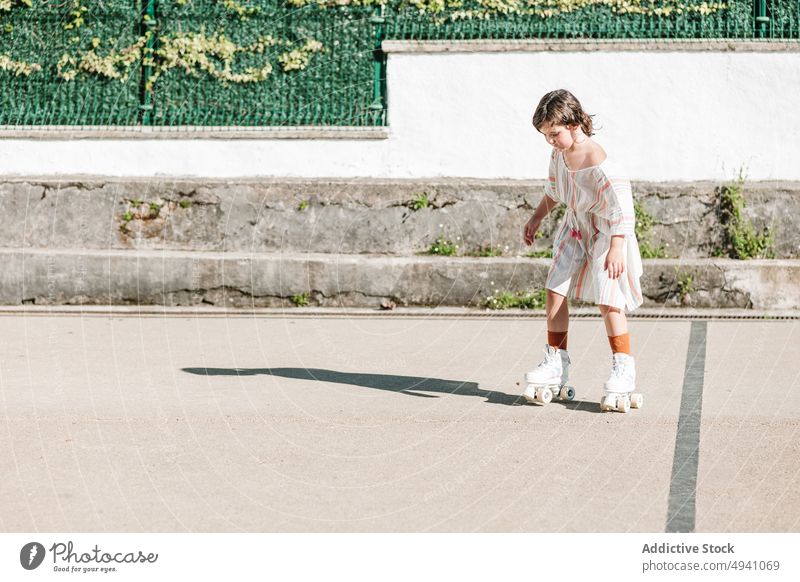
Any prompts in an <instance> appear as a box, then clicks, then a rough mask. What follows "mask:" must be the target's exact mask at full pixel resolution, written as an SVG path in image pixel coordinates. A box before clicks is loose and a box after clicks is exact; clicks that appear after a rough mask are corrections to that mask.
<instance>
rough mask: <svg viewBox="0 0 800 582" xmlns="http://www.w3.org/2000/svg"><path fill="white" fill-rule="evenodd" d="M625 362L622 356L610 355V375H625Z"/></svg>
mask: <svg viewBox="0 0 800 582" xmlns="http://www.w3.org/2000/svg"><path fill="white" fill-rule="evenodd" d="M626 365H627V362H625V360H623V359H622V358H616V357H614V356H612V357H611V377H612V378H622V377H623V376H624V375H625V367H626Z"/></svg>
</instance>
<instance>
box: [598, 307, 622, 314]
mask: <svg viewBox="0 0 800 582" xmlns="http://www.w3.org/2000/svg"><path fill="white" fill-rule="evenodd" d="M597 307H598V308H599V309H600V314H601V315H602V316H603V317H605V316H606V315H608V314H609V313H622V310H621V309H620V308H619V307H614V306H612V305H598V306H597Z"/></svg>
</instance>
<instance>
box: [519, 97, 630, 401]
mask: <svg viewBox="0 0 800 582" xmlns="http://www.w3.org/2000/svg"><path fill="white" fill-rule="evenodd" d="M533 125H534V127H536V129H537V130H538V131H539V132H540V133H542V134H543V135H544V137H545V139H546V140H547V143H549V144H550V145H551V146H553V152H552V154H551V156H550V171H549V177H548V181H547V184H546V185H545V189H544V192H545V196H544V198H543V199H542V201H541V203H540V204H539V206H538V207H537V208H536V211H535V212H534V213H533V216H532V217H531V218H530V220H528V222H527V224H526V225H525V234H524V238H525V244H526V245H531V244H532V243H533V240H534V237H535V235H536V231H537V230H539V227H540V225H541V223H542V220H544V218H545V217H546V216H547V214H548V213H549V212H550V211H551V210H552V209H553V208H555V207H556V206H557V205H558V204H559V203H562V204H566V206H567V208H566V212H565V213H564V221H563V223H562V224H561V227H560V228H559V230H558V233H557V234H556V236H555V238H554V240H553V264H552V266H551V267H550V271H549V273H548V275H547V283H546V289H547V345H546V346H545V358H544V360H543V361H542V362H541V363H540V364H539V365H538V366H537V367H536V368H535V369H534V370H532V371H530V372H528V373H527V374H526V375H525V384H526V386H525V392H524V394H523V396H524V398H525V399H526V400H528V401H534V402H539V403H541V404H546V403H548V402H550V400H551V399H552V397H553V395H554V392H555V395H556V396H558V397H560V398H563V399H567V400H572V399H573V398H574V397H575V391H574V389H573V388H572V387H570V386H567V385H566V383H567V379H568V377H569V366H570V359H569V354H568V353H567V330H568V328H569V309H568V305H567V298H568V297H571V298H573V299H578V300H581V301H586V302H592V303H596V304H597V305H598V307H599V308H600V313H601V314H602V316H603V320H604V322H605V326H606V332H607V334H608V342H609V344H610V345H611V352H612V363H611V376H610V377H609V379H608V381H607V382H606V383H605V386H604V394H603V398H602V400H601V402H600V409H601V410H619V411H621V412H628V410H630V407H631V406H633V407H634V408H639V407H640V406H641V405H642V396H641V394H633V391H634V388H635V380H636V370H635V367H634V359H633V357H632V356H631V347H630V335H629V333H628V323H627V320H626V318H625V309H627V310H634V309H636V308H637V307H639V306H640V305H641V304H642V291H641V286H640V284H639V277H641V275H642V259H641V257H640V255H639V246H638V244H637V242H636V236H635V235H634V212H633V195H632V192H631V184H630V182H629V181H628V179H627V178H626V177H624V176H623V174H621V173H619V172H618V171H617V170H616V168H615V166H614V165H613V164H612V163H611V161H609V160H608V158H607V156H606V152H605V151H604V150H603V148H602V147H600V145H599V144H597V143H595V141H594V140H592V136H593V135H594V132H593V131H592V118H591V116H589V115H587V114H586V112H585V111H584V110H583V108H582V107H581V104H580V102H579V101H578V100H577V99H576V98H575V96H574V95H572V93H570V92H569V91H566V90H563V89H561V90H558V91H552V92H550V93H548V94H547V95H545V96H544V97H542V100H541V101H540V102H539V105H538V107H537V108H536V111H535V113H534V114H533Z"/></svg>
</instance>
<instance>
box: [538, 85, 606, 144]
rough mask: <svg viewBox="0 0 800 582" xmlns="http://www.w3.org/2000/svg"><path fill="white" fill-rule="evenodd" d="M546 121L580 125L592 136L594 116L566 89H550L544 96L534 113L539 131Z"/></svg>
mask: <svg viewBox="0 0 800 582" xmlns="http://www.w3.org/2000/svg"><path fill="white" fill-rule="evenodd" d="M545 123H550V124H552V125H580V126H581V129H583V133H585V134H586V135H587V136H589V137H591V136H593V135H594V131H592V129H593V128H592V116H591V115H589V114H588V113H586V112H585V111H584V110H583V107H581V102H580V101H578V99H577V97H575V95H573V94H572V93H570V92H569V91H567V90H566V89H557V90H556V91H550V92H549V93H548V94H547V95H545V96H544V97H542V100H541V101H539V105H538V106H537V107H536V111H535V112H534V113H533V126H534V127H535V128H536V129H538V130H539V131H541V130H542V126H543V125H544V124H545Z"/></svg>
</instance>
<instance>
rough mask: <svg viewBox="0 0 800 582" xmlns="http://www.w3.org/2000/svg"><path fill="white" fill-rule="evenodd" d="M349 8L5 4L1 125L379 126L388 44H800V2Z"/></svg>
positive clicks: (368, 0) (208, 1)
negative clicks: (708, 41) (464, 41)
mask: <svg viewBox="0 0 800 582" xmlns="http://www.w3.org/2000/svg"><path fill="white" fill-rule="evenodd" d="M350 1H351V2H354V4H351V5H345V6H341V5H339V3H337V1H336V0H311V3H309V4H306V5H303V6H298V5H297V4H298V3H301V2H302V0H240V1H236V0H10V1H9V0H4V1H0V125H2V126H6V127H8V126H12V127H20V126H44V125H46V126H70V127H74V126H93V127H97V126H99V127H141V126H156V127H181V128H185V127H203V128H208V127H217V126H220V127H243V128H244V127H265V126H272V127H275V126H307V125H310V126H362V127H364V126H380V125H383V124H384V123H385V58H384V55H383V54H382V53H381V52H380V51H379V50H376V47H379V46H380V42H381V40H383V39H417V40H460V39H527V38H553V39H555V38H560V39H579V38H583V39H593V38H594V39H599V38H606V39H608V38H617V39H689V38H691V39H710V38H728V39H777V38H783V39H798V38H800V26H799V23H800V1H797V0H793V1H787V0H755V1H753V0H730V1H728V2H711V1H700V0H688V1H682V2H677V1H672V0H662V1H658V0H653V1H648V0H641V1H638V2H637V1H628V2H622V0H585V1H582V2H581V1H572V2H564V1H563V0H524V1H522V2H509V1H508V0H495V1H493V2H486V1H485V0H483V1H482V0H464V1H462V2H458V5H456V3H455V2H454V0H443V2H444V3H442V2H441V1H440V2H431V1H430V0H414V2H413V4H412V3H411V0H384V2H385V4H383V5H380V4H378V2H379V1H380V0H350ZM292 2H293V3H292ZM451 2H452V6H451V5H450V4H449V3H451ZM326 3H327V5H326ZM355 3H358V5H356V4H355ZM442 7H443V8H444V10H438V8H442ZM420 8H427V10H428V11H427V12H425V13H421V12H420Z"/></svg>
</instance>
